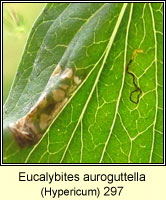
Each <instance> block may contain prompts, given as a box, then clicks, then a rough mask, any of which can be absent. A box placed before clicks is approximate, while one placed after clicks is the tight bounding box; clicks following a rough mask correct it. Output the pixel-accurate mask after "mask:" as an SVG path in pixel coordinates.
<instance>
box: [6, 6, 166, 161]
mask: <svg viewBox="0 0 166 200" xmlns="http://www.w3.org/2000/svg"><path fill="white" fill-rule="evenodd" d="M162 15H163V5H162V3H151V4H150V3H134V4H133V3H128V4H127V3H83V4H79V3H49V4H47V6H46V7H45V9H44V10H43V12H42V13H41V15H40V16H39V18H38V19H37V21H36V22H35V24H34V26H33V28H32V31H31V33H30V36H29V39H28V41H27V45H26V48H25V50H24V53H23V56H22V60H21V62H20V65H19V68H18V71H17V74H16V77H15V81H14V83H13V86H12V89H11V92H10V95H9V97H8V100H7V102H6V104H5V106H4V134H3V161H4V163H162V162H163V80H162V78H163V57H162V56H163V21H162V20H163V16H162ZM135 49H142V50H143V53H142V54H136V56H135V58H134V60H133V62H132V63H131V65H130V71H132V72H133V73H134V74H135V77H136V82H137V84H138V85H139V87H140V88H141V90H142V95H141V97H140V100H139V103H138V104H134V103H132V102H131V101H130V99H129V97H130V93H131V92H132V91H133V90H134V89H135V88H134V85H133V79H132V76H130V74H128V73H126V66H127V64H128V63H129V61H130V59H131V55H132V52H133V51H134V50H135ZM62 60H63V61H64V62H65V65H66V66H70V67H72V68H73V69H75V70H76V71H77V72H78V75H79V78H80V79H81V84H80V86H79V88H78V89H77V90H76V91H75V92H74V93H73V95H72V96H71V98H70V99H69V100H68V102H67V103H66V105H65V106H64V107H63V109H62V110H61V112H60V113H59V114H58V116H57V117H56V118H55V119H54V122H53V123H52V124H51V125H50V126H49V128H48V129H47V131H46V132H45V133H44V135H43V137H42V139H41V140H40V141H39V143H38V144H36V145H35V146H31V147H28V148H25V149H20V148H19V147H18V145H17V144H16V142H15V141H14V140H13V137H12V135H11V133H9V131H8V128H7V127H8V125H9V123H11V122H15V121H16V120H18V119H19V118H21V117H23V116H24V115H26V114H27V112H28V111H29V110H30V108H31V107H32V106H33V105H34V104H35V102H36V101H37V100H38V98H39V97H40V95H41V94H42V91H43V90H44V88H45V86H46V84H47V82H48V80H49V78H50V75H51V73H52V72H53V70H54V68H55V65H57V64H58V63H60V62H61V61H62ZM133 98H137V95H136V96H134V97H133Z"/></svg>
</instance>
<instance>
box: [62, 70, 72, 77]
mask: <svg viewBox="0 0 166 200" xmlns="http://www.w3.org/2000/svg"><path fill="white" fill-rule="evenodd" d="M72 75H73V70H72V69H70V68H66V69H65V70H64V72H63V73H62V75H61V78H62V79H65V78H68V79H70V78H71V77H72Z"/></svg>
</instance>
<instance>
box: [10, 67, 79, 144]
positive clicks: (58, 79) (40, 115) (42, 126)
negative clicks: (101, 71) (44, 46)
mask: <svg viewBox="0 0 166 200" xmlns="http://www.w3.org/2000/svg"><path fill="white" fill-rule="evenodd" d="M75 73H76V72H74V71H73V69H72V68H63V67H61V66H60V65H59V64H58V65H57V67H56V68H55V70H54V71H53V73H52V74H51V76H50V79H49V81H48V83H47V85H46V87H45V89H44V91H43V93H42V94H41V96H40V97H39V99H38V101H37V102H36V103H35V105H34V106H33V107H32V108H31V109H30V111H29V112H28V113H27V114H26V115H25V116H24V117H22V118H20V119H18V120H17V121H16V122H14V123H10V124H9V130H10V131H11V133H12V134H13V136H14V138H15V140H16V141H17V143H18V144H19V146H20V147H21V148H24V147H26V146H29V145H34V144H36V143H37V142H38V141H39V140H40V138H41V137H42V135H43V134H44V133H45V131H46V130H47V129H48V127H49V126H50V125H51V123H52V122H53V120H54V119H55V117H56V116H57V115H58V113H59V112H60V111H61V110H62V108H63V107H64V105H65V104H66V103H67V101H68V99H69V97H70V96H71V94H72V93H73V92H74V91H75V90H76V88H77V87H78V85H79V84H80V82H81V80H80V79H79V77H77V76H75Z"/></svg>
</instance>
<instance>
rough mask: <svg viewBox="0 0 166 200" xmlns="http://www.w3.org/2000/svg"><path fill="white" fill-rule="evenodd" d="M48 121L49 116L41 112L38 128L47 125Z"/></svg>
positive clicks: (43, 127)
mask: <svg viewBox="0 0 166 200" xmlns="http://www.w3.org/2000/svg"><path fill="white" fill-rule="evenodd" d="M48 121H49V116H48V115H46V114H42V115H41V116H40V128H41V129H46V128H47V126H48Z"/></svg>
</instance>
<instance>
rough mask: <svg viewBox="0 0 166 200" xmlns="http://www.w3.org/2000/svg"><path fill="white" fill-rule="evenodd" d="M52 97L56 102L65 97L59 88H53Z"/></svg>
mask: <svg viewBox="0 0 166 200" xmlns="http://www.w3.org/2000/svg"><path fill="white" fill-rule="evenodd" d="M52 93H53V99H54V100H55V101H56V102H58V101H62V100H63V99H64V98H65V92H64V91H63V90H61V89H55V90H53V92H52Z"/></svg>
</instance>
